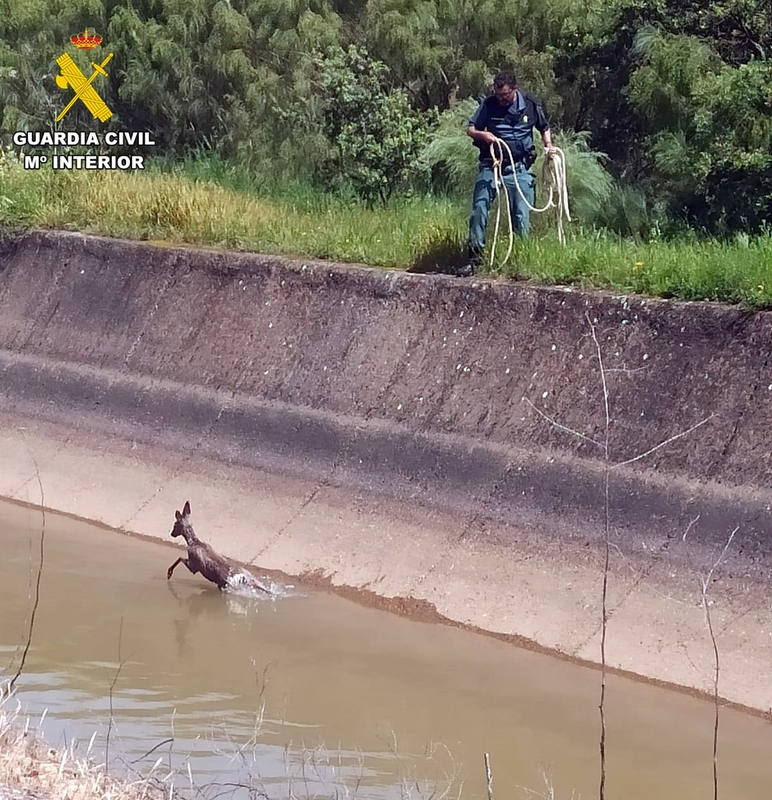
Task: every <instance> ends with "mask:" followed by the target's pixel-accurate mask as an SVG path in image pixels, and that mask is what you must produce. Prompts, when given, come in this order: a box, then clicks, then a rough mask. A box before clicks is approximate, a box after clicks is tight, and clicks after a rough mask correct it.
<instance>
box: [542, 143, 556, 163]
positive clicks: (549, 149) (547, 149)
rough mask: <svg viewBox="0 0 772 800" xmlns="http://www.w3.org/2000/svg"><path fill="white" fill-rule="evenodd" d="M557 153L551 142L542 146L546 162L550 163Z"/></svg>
mask: <svg viewBox="0 0 772 800" xmlns="http://www.w3.org/2000/svg"><path fill="white" fill-rule="evenodd" d="M557 151H558V149H557V147H555V145H554V144H552V142H550V143H549V144H545V145H544V155H545V156H546V157H547V161H552V157H553V156H554V155H555V153H557Z"/></svg>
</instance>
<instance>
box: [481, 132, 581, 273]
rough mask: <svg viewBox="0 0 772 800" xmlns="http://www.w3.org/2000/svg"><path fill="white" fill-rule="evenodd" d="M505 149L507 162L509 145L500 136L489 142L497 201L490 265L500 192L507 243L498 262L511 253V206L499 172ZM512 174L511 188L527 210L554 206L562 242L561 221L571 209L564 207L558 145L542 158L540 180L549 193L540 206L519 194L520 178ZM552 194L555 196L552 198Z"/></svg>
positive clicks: (562, 160)
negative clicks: (505, 217)
mask: <svg viewBox="0 0 772 800" xmlns="http://www.w3.org/2000/svg"><path fill="white" fill-rule="evenodd" d="M505 150H506V152H507V154H508V155H509V162H508V163H510V164H514V163H515V160H514V158H512V151H511V150H510V149H509V145H508V144H507V143H506V142H505V141H504V140H503V139H496V140H495V141H494V142H492V143H491V145H490V152H491V158H492V159H493V180H494V185H495V187H496V196H497V198H498V201H499V202H498V207H497V209H496V226H495V228H494V231H493V243H492V244H491V267H492V266H493V261H494V258H495V255H496V242H497V241H498V235H499V226H500V223H501V202H502V195H503V200H504V204H505V205H506V208H507V224H508V228H509V247H508V248H507V252H506V255H505V256H504V260H503V261H502V262H501V266H502V267H503V266H504V264H506V263H507V260H508V259H509V257H510V255H511V254H512V248H513V247H514V242H515V234H514V228H513V227H512V210H511V208H510V205H509V191H508V189H507V185H506V183H505V182H504V175H503V165H504V163H505V162H504V151H505ZM513 177H514V180H515V188H516V189H517V191H518V192H519V193H520V197H521V198H522V200H523V202H524V203H525V204H526V206H527V207H528V208H529V210H530V211H533V212H535V213H537V214H541V213H542V212H543V211H548V210H549V209H550V208H554V209H557V226H558V241H559V242H560V243H561V244H564V243H565V233H564V227H563V226H564V221H566V222H570V221H571V212H570V211H569V210H568V187H567V186H566V157H565V153H563V151H562V150H561V149H560V148H559V147H556V148H555V152H554V153H553V155H552V158H549V159H548V158H545V159H544V163H543V164H542V180H543V181H544V183H546V184H547V185H548V186H549V197H548V198H547V202H546V204H545V205H544V206H543V207H542V208H536V207H535V206H532V205H531V204H530V203H529V202H528V200H527V198H526V197H525V195H524V194H523V190H522V189H521V188H520V182H519V181H518V180H517V175H516V174H515V175H513ZM556 197H557V200H556V199H555V198H556Z"/></svg>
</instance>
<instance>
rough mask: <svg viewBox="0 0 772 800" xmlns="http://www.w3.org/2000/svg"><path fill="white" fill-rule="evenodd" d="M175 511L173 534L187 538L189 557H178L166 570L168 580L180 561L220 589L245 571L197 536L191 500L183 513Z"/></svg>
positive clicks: (186, 504)
mask: <svg viewBox="0 0 772 800" xmlns="http://www.w3.org/2000/svg"><path fill="white" fill-rule="evenodd" d="M174 513H175V516H176V518H177V520H176V522H175V523H174V527H173V528H172V536H182V537H183V538H184V539H185V542H186V543H187V545H188V557H187V558H182V557H180V558H178V559H177V560H176V561H175V562H174V563H173V564H172V565H171V566H170V567H169V569H168V570H167V571H166V579H167V580H169V579H170V578H171V577H172V573H173V572H174V570H175V568H176V567H177V565H178V564H180V563H182V564H184V565H185V566H186V567H187V568H188V569H189V570H190V571H191V572H192V573H193V574H194V575H195V574H196V573H197V572H200V573H201V574H202V575H203V576H204V577H205V578H206V579H207V580H208V581H211V582H212V583H214V584H217V586H218V587H219V588H220V589H223V588H225V585H226V584H227V582H228V578H230V577H231V576H232V575H235V574H236V573H238V572H243V570H241V569H240V568H239V567H237V566H236V565H235V564H233V563H232V562H230V561H228V559H227V558H224V557H223V556H221V555H220V554H219V553H216V552H215V551H214V550H213V549H212V547H210V546H209V545H208V544H206V543H205V542H202V541H201V540H200V539H199V538H198V536H196V534H195V532H194V531H193V526H192V525H191V524H190V502H187V501H186V503H185V507H184V508H183V509H182V513H180V512H179V511H175V512H174ZM260 588H262V587H260Z"/></svg>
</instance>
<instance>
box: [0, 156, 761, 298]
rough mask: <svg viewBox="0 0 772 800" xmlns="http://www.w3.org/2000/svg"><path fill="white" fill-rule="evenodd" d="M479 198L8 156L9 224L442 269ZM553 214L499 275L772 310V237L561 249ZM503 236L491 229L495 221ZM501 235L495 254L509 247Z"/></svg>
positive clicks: (225, 169)
mask: <svg viewBox="0 0 772 800" xmlns="http://www.w3.org/2000/svg"><path fill="white" fill-rule="evenodd" d="M468 211H469V199H468V198H461V197H458V196H456V197H444V198H443V197H434V196H427V197H414V198H408V199H404V198H403V199H399V200H395V201H394V202H392V203H391V204H390V205H388V206H386V207H378V208H374V209H368V208H366V207H365V206H364V205H363V204H361V203H358V202H356V201H355V200H354V199H352V198H348V199H346V198H339V197H333V196H330V195H326V194H323V193H320V192H317V191H315V190H314V189H313V188H311V187H310V186H308V185H307V184H304V183H303V182H302V181H294V182H293V181H288V182H284V183H281V184H276V183H273V184H272V183H270V182H268V181H262V182H261V181H259V180H256V179H254V178H251V177H250V176H248V175H246V174H242V173H240V172H239V170H238V169H237V168H235V167H233V166H232V165H228V164H225V163H222V162H216V161H211V160H203V159H201V160H191V161H189V162H187V163H186V164H184V165H182V166H176V167H173V168H172V167H170V166H169V165H167V167H166V171H164V170H162V169H161V168H160V167H158V166H156V167H155V168H150V169H148V170H146V171H145V172H143V173H134V174H129V173H122V172H88V171H71V172H66V171H62V172H52V171H51V170H48V169H46V168H43V169H41V170H39V171H31V170H29V171H25V170H24V169H23V168H22V166H21V165H20V164H19V163H18V162H17V161H15V160H14V159H13V157H12V156H10V155H9V154H7V153H6V154H5V155H3V156H2V158H0V224H2V225H4V226H6V227H9V226H10V227H17V226H32V227H43V228H60V229H69V230H79V231H83V232H85V233H95V234H102V235H106V236H115V237H123V238H134V239H149V240H161V241H167V242H172V243H190V244H197V245H206V246H215V247H226V248H231V249H237V250H250V251H257V252H263V253H271V254H283V255H289V256H298V257H311V258H326V259H332V260H336V261H343V262H355V263H360V264H368V265H371V266H380V267H392V268H397V269H408V268H417V269H421V270H424V271H426V270H429V269H441V268H443V267H446V266H448V265H449V264H453V263H458V262H459V260H461V259H462V258H463V257H464V242H465V239H466V230H467V216H468ZM550 213H551V212H548V213H547V214H544V215H541V218H540V219H538V220H536V223H535V225H534V234H533V235H532V237H531V238H530V239H529V240H527V241H522V240H516V242H515V247H514V251H513V254H512V257H511V258H510V260H509V263H508V264H506V265H503V266H501V265H498V264H494V265H492V266H491V265H489V266H488V267H486V271H487V272H489V273H491V274H492V275H494V276H501V277H505V278H510V279H512V278H516V279H520V280H531V281H536V282H540V283H548V284H574V285H578V286H582V287H586V288H590V287H598V288H604V289H611V290H614V291H618V292H625V293H640V294H646V295H653V296H662V297H674V298H681V299H686V300H695V299H706V300H717V301H723V302H730V303H742V304H743V305H745V306H747V307H749V308H768V307H772V235H766V236H761V237H758V238H748V237H743V236H740V237H737V238H735V239H734V240H732V241H715V240H700V239H697V238H696V237H692V238H682V239H679V240H673V241H650V242H646V243H643V242H636V241H633V240H632V239H625V238H622V237H620V236H619V235H616V234H613V233H609V232H604V231H602V230H601V231H599V230H595V229H592V228H589V227H584V228H583V227H581V226H579V225H576V224H574V225H572V226H569V236H568V242H567V243H566V244H565V245H562V244H560V243H559V242H558V241H557V238H556V236H555V233H554V220H552V219H551V218H550V216H549V215H550ZM491 230H492V227H491ZM505 250H506V243H505V242H502V241H499V243H498V245H497V248H496V252H497V254H503V253H504V252H505Z"/></svg>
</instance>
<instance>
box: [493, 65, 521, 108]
mask: <svg viewBox="0 0 772 800" xmlns="http://www.w3.org/2000/svg"><path fill="white" fill-rule="evenodd" d="M515 89H517V79H516V78H515V76H514V75H513V74H512V73H511V72H499V73H498V74H497V75H496V76H495V77H494V79H493V93H494V94H495V95H496V99H497V100H498V101H499V103H501V105H503V106H508V105H510V104H511V103H514V101H515Z"/></svg>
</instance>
